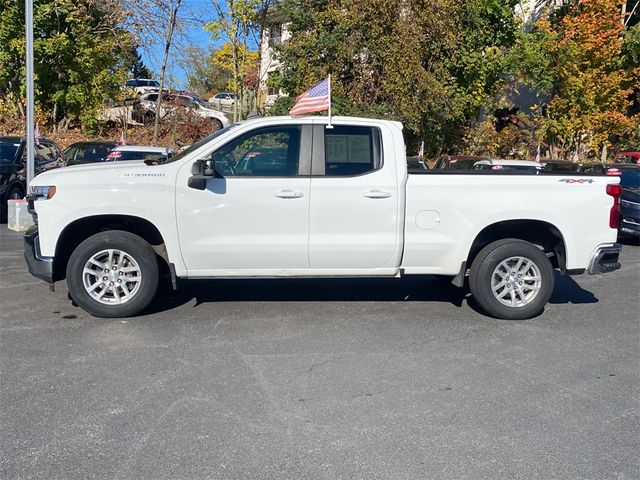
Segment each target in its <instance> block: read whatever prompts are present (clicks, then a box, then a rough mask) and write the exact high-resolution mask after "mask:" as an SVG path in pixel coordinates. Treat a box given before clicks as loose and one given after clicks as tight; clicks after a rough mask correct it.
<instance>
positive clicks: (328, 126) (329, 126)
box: [327, 74, 333, 128]
mask: <svg viewBox="0 0 640 480" xmlns="http://www.w3.org/2000/svg"><path fill="white" fill-rule="evenodd" d="M328 90H329V123H328V124H327V128H333V125H331V74H329V89H328Z"/></svg>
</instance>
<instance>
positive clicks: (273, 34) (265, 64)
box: [258, 22, 291, 108]
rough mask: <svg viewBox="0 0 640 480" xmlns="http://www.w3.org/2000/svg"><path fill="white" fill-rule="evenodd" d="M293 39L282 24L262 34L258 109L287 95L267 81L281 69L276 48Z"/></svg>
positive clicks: (274, 24)
mask: <svg viewBox="0 0 640 480" xmlns="http://www.w3.org/2000/svg"><path fill="white" fill-rule="evenodd" d="M289 37H291V33H290V32H289V30H288V29H287V25H286V24H285V23H282V22H273V23H272V24H271V25H269V26H268V27H267V28H265V29H264V30H263V32H262V39H261V41H260V50H261V52H260V53H261V55H260V73H259V79H260V80H259V81H260V85H259V88H258V107H261V108H262V107H270V106H272V105H273V103H274V102H275V101H276V100H277V99H278V97H281V96H283V95H285V93H284V92H283V91H282V90H280V89H278V88H274V87H269V86H268V83H267V81H268V80H269V75H270V74H272V73H273V72H276V71H278V70H279V68H280V62H279V61H278V59H277V58H276V56H275V50H274V47H275V46H277V45H280V44H282V42H286V41H287V39H289Z"/></svg>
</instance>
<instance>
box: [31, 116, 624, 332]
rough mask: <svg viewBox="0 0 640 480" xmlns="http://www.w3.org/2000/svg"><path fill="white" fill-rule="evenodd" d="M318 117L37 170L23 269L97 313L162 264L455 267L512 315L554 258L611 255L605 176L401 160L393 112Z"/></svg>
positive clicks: (419, 270)
mask: <svg viewBox="0 0 640 480" xmlns="http://www.w3.org/2000/svg"><path fill="white" fill-rule="evenodd" d="M328 121H329V119H328V118H327V117H322V116H310V117H293V118H292V117H264V118H254V119H251V120H246V121H245V122H242V123H239V124H235V125H232V126H230V127H228V128H226V129H224V130H219V131H216V132H214V133H213V134H211V135H209V136H208V137H206V138H204V139H202V140H199V141H197V142H195V143H194V144H193V145H191V147H189V148H188V149H187V150H185V151H184V152H183V153H182V154H180V155H176V156H174V157H173V158H172V159H171V160H170V161H168V162H166V163H165V164H162V165H149V164H148V163H147V164H145V163H141V162H116V163H115V164H111V165H107V164H106V163H102V164H93V165H86V166H82V167H70V168H69V169H67V171H66V172H60V173H56V172H55V171H54V172H46V173H43V174H41V175H38V176H37V177H36V178H35V179H34V185H36V186H37V187H38V194H37V195H36V194H35V193H34V194H33V195H30V196H29V204H30V205H29V208H30V211H33V212H34V213H35V215H36V216H37V220H38V223H37V226H35V227H33V228H32V229H31V230H29V231H27V232H26V234H25V258H26V261H27V264H28V266H29V271H30V272H31V273H32V274H33V275H35V276H36V277H38V278H41V279H43V280H45V281H47V282H49V283H50V284H52V283H54V282H56V281H58V280H62V279H63V278H65V277H66V280H67V286H68V288H69V293H70V295H71V297H72V298H73V300H74V301H75V303H76V304H77V305H79V306H80V307H81V308H83V309H84V310H86V311H87V312H89V313H90V314H92V315H96V316H103V317H126V316H131V315H136V314H137V313H139V312H140V311H142V310H143V309H144V308H145V307H147V306H148V305H149V304H150V303H151V302H152V301H153V298H154V296H155V295H156V291H157V287H158V281H159V278H160V274H161V272H162V270H166V272H168V274H169V275H170V276H171V278H172V280H173V284H174V285H176V284H177V279H178V278H185V279H194V278H199V279H207V278H231V277H235V278H238V277H262V278H274V277H275V278H277V277H279V278H288V279H290V278H292V277H304V278H306V277H331V278H335V277H346V278H348V277H353V276H358V277H378V278H381V277H388V278H397V277H401V276H404V275H429V274H432V275H440V276H448V277H450V278H451V279H452V282H453V284H454V285H456V286H458V287H463V286H464V285H465V284H466V281H465V277H466V275H467V272H468V271H469V272H470V273H469V282H468V284H469V287H470V290H471V293H472V295H473V298H474V299H475V301H476V302H477V304H478V305H479V306H480V308H482V309H483V310H484V311H485V312H487V313H488V314H490V315H493V316H495V317H498V318H503V319H525V318H531V317H533V316H536V315H538V314H540V313H541V312H543V310H544V307H545V305H546V303H547V302H548V300H549V298H550V297H551V295H552V293H553V290H554V278H555V273H554V268H556V269H558V270H559V271H560V272H562V273H566V274H581V273H585V272H587V271H588V272H589V273H590V274H599V273H605V272H609V271H613V270H617V269H619V268H620V263H619V261H618V259H619V254H620V250H621V247H620V245H618V244H617V243H616V239H617V234H618V224H617V220H618V215H619V202H618V200H619V194H620V186H619V185H618V184H619V181H620V180H619V178H617V177H607V176H604V175H600V176H597V175H590V176H588V177H586V176H585V177H582V178H583V179H584V180H588V181H576V179H578V178H580V175H579V174H575V173H571V174H569V175H548V176H544V175H539V176H532V175H509V176H507V175H478V174H471V172H466V171H465V172H451V174H443V173H442V172H435V171H413V172H410V173H409V172H408V171H407V164H406V146H405V144H404V141H403V132H402V125H401V124H400V123H399V122H395V121H389V120H377V119H372V118H349V117H334V118H333V120H332V128H324V127H325V126H326V125H327V122H328ZM257 149H264V150H260V151H263V152H270V153H272V154H273V155H271V157H272V159H273V158H275V159H277V161H272V162H268V163H269V167H270V174H269V175H268V176H263V172H262V171H255V172H251V174H250V175H244V174H243V175H242V176H241V175H240V174H239V173H238V172H236V173H235V174H234V172H231V171H229V172H226V171H224V170H223V169H221V168H220V167H222V166H223V164H224V163H228V161H229V159H236V158H237V159H242V158H245V159H246V158H259V157H260V156H261V154H260V155H256V156H254V157H249V156H248V155H247V154H250V153H257V152H258V150H257ZM278 150H279V151H278ZM283 152H286V155H282V153H283ZM268 156H269V155H267V157H268ZM219 161H220V165H219ZM533 180H535V181H533ZM51 192H54V194H53V195H52V194H51ZM586 205H588V215H585V206H586ZM61 246H62V247H61ZM185 283H186V282H185ZM212 308H215V306H213V307H212ZM425 308H428V306H426V307H425Z"/></svg>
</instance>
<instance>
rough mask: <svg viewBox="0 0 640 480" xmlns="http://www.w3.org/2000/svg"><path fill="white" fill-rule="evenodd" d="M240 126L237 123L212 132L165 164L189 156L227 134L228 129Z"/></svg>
mask: <svg viewBox="0 0 640 480" xmlns="http://www.w3.org/2000/svg"><path fill="white" fill-rule="evenodd" d="M238 125H240V124H239V123H234V124H232V125H229V126H228V127H225V128H222V129H220V130H216V131H215V132H213V133H212V134H210V135H208V136H206V137H204V138H201V139H200V140H198V141H197V142H194V143H192V144H191V145H190V146H189V148H187V149H186V150H183V151H182V152H180V153H179V154H178V155H176V156H174V157H171V159H170V160H168V161H167V162H165V163H171V162H175V161H176V160H181V159H182V158H184V157H185V155H189V154H190V153H191V152H193V151H195V150H197V149H198V148H200V147H201V146H203V145H205V144H207V143H209V142H210V141H211V140H213V139H214V138H217V137H219V136H220V135H222V134H223V133H226V132H228V131H229V130H230V129H232V128H233V127H236V126H238Z"/></svg>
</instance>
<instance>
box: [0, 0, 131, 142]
mask: <svg viewBox="0 0 640 480" xmlns="http://www.w3.org/2000/svg"><path fill="white" fill-rule="evenodd" d="M0 10H1V11H2V15H0V65H1V66H2V68H0V90H5V91H6V92H8V94H9V95H10V96H11V97H12V98H13V99H14V101H15V102H17V103H18V105H19V106H20V109H21V110H22V102H23V99H24V96H25V82H24V69H25V64H24V58H25V53H24V52H25V39H24V2H20V1H13V0H0ZM123 20H124V12H123V11H122V9H121V8H120V3H119V2H118V1H116V0H104V1H102V2H94V1H91V0H55V1H53V0H42V1H39V2H37V3H35V5H34V57H35V62H34V65H35V79H34V80H35V94H36V103H37V104H38V106H39V107H40V108H41V109H42V110H44V111H46V112H48V117H49V119H50V121H51V123H52V125H53V127H54V129H56V130H65V129H66V128H67V127H68V126H69V125H70V123H71V122H73V121H76V120H83V121H84V123H85V124H87V125H88V124H90V123H92V119H94V118H95V112H96V111H97V109H98V108H99V106H100V105H101V103H102V101H103V99H105V98H107V97H109V96H110V95H111V94H112V93H114V92H115V91H117V90H118V88H119V87H120V85H122V83H123V80H124V77H125V70H126V69H125V66H124V63H123V57H122V55H121V53H122V51H123V50H126V49H127V48H130V47H131V45H133V40H134V39H133V37H132V35H131V34H129V33H128V32H126V31H125V30H123V29H122V28H121V22H122V21H123Z"/></svg>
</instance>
